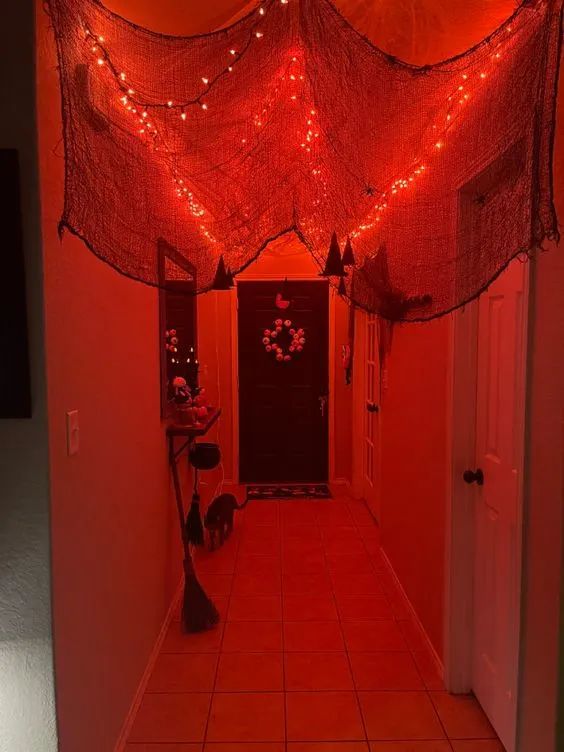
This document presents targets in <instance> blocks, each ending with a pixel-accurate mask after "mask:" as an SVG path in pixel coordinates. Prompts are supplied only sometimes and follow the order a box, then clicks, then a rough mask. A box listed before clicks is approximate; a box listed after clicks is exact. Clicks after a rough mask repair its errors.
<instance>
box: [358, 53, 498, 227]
mask: <svg viewBox="0 0 564 752" xmlns="http://www.w3.org/2000/svg"><path fill="white" fill-rule="evenodd" d="M500 46H501V43H500V44H499V45H498V47H500ZM501 57H502V55H501V53H500V52H499V50H498V49H496V50H495V51H494V53H493V54H492V56H491V59H492V64H496V63H497V62H498V61H499V60H500V59H501ZM487 76H488V74H487V72H486V71H481V72H480V73H479V74H477V79H478V80H477V81H476V84H477V85H479V83H480V82H481V81H484V80H485V79H486V78H487ZM461 78H462V80H463V81H464V82H465V83H466V82H467V81H469V80H470V76H469V74H468V73H463V74H461ZM465 83H463V84H458V85H457V86H456V89H455V93H456V94H458V95H459V96H458V97H457V99H456V103H457V104H458V108H457V109H456V111H455V110H454V109H453V105H452V102H453V99H454V96H455V95H454V94H450V95H449V96H448V97H447V100H446V107H447V112H446V115H444V121H443V122H445V123H446V126H445V127H444V128H443V133H442V137H441V138H440V139H438V140H437V139H435V140H434V141H433V149H434V150H435V151H442V150H443V148H444V146H445V136H446V135H447V134H448V133H449V131H450V129H451V128H452V127H453V126H454V125H455V123H456V122H457V120H458V118H459V117H460V116H461V114H462V107H463V106H466V104H467V102H468V101H469V100H470V94H469V93H468V92H467V91H466V86H465ZM461 92H462V96H460V93H461ZM454 106H455V107H456V105H454ZM443 111H444V110H443ZM438 129H439V124H438V123H434V124H433V125H432V128H431V130H432V131H436V130H438ZM419 162H420V160H419V159H418V160H416V164H418V163H419ZM424 171H425V165H424V164H419V166H418V167H416V168H414V169H412V170H411V171H409V172H408V173H407V174H406V175H405V176H404V177H401V178H398V179H396V180H394V181H393V182H392V184H391V186H390V188H389V190H388V191H384V192H382V193H381V195H380V199H379V201H378V202H377V203H376V204H375V205H374V206H373V208H372V209H371V210H370V211H369V213H368V215H367V217H366V219H365V220H364V222H363V223H362V224H360V225H358V227H356V228H355V229H354V230H352V231H351V233H350V235H351V237H352V238H355V237H358V236H359V235H361V234H362V233H363V232H365V231H367V230H370V229H372V228H373V227H374V223H375V222H380V220H381V214H382V212H383V211H384V210H385V209H386V208H387V207H388V203H387V201H386V199H387V198H388V196H389V195H392V196H397V195H398V194H399V193H400V192H401V191H402V190H405V189H406V188H408V187H409V186H410V184H413V183H414V182H415V180H416V179H417V178H419V177H421V175H422V174H423V173H424Z"/></svg>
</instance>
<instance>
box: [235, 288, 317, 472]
mask: <svg viewBox="0 0 564 752" xmlns="http://www.w3.org/2000/svg"><path fill="white" fill-rule="evenodd" d="M282 290H283V292H284V295H283V298H284V299H287V300H289V301H290V305H289V307H288V308H287V309H286V310H281V309H279V308H278V307H277V306H276V296H277V293H280V292H281V291H282ZM237 295H238V309H239V310H238V319H239V324H238V330H239V457H240V467H239V479H240V481H241V483H273V482H284V483H291V482H295V483H298V482H306V483H307V482H311V483H319V482H323V481H327V480H328V446H329V438H328V425H329V420H328V402H327V395H328V370H329V369H328V359H329V310H328V308H329V297H328V285H327V282H326V280H320V281H305V282H302V281H289V282H286V283H284V284H283V282H282V281H281V280H280V281H268V282H239V283H238V284H237ZM276 319H282V321H286V320H290V321H291V322H292V323H291V326H290V327H286V326H284V324H282V331H281V332H279V335H278V336H277V337H276V338H275V340H274V341H276V342H277V343H280V347H282V348H283V351H284V353H285V354H286V353H287V352H288V349H289V345H290V344H291V343H292V336H291V334H290V329H296V330H297V329H303V330H304V334H303V337H304V338H305V343H304V345H303V350H302V351H301V352H297V351H294V352H292V353H290V355H291V358H292V359H291V360H289V361H284V360H282V361H279V360H277V359H276V352H275V351H271V352H267V350H266V344H265V343H264V342H263V338H264V336H265V330H270V331H272V330H273V329H274V328H275V321H276Z"/></svg>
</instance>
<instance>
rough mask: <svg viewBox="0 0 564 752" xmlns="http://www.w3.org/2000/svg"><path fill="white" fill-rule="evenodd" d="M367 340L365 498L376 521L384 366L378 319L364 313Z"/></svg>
mask: <svg viewBox="0 0 564 752" xmlns="http://www.w3.org/2000/svg"><path fill="white" fill-rule="evenodd" d="M362 318H363V326H362V330H363V332H362V334H363V340H364V347H363V350H364V353H363V355H364V357H363V359H362V368H363V377H364V378H363V387H364V389H363V391H364V395H363V400H362V404H361V405H360V409H361V411H362V413H363V417H362V425H363V430H362V495H363V497H364V499H365V500H366V502H367V503H368V505H369V506H370V508H371V510H372V512H373V513H374V515H375V517H376V519H378V520H379V519H380V498H379V496H380V492H379V478H380V462H379V458H380V443H379V438H380V422H379V410H380V363H379V356H378V319H377V316H376V315H375V314H372V313H368V314H367V313H363V314H362Z"/></svg>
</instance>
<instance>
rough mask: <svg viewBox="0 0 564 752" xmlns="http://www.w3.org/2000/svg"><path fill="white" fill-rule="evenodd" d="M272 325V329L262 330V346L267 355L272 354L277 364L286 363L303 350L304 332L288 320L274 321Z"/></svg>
mask: <svg viewBox="0 0 564 752" xmlns="http://www.w3.org/2000/svg"><path fill="white" fill-rule="evenodd" d="M273 323H274V326H273V327H272V329H265V330H264V332H263V337H262V344H263V345H264V349H265V350H266V352H267V353H274V355H275V356H276V360H277V361H278V362H279V363H284V362H286V363H287V362H288V361H289V360H292V357H293V356H294V355H295V353H300V352H302V350H303V349H304V345H305V342H306V339H305V331H304V330H303V329H298V328H296V327H295V326H294V325H293V324H292V321H291V320H290V319H286V320H285V321H284V320H283V319H276V320H275V321H274V322H273Z"/></svg>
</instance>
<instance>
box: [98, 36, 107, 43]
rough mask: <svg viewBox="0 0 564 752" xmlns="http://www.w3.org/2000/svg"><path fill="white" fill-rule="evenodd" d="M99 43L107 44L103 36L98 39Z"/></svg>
mask: <svg viewBox="0 0 564 752" xmlns="http://www.w3.org/2000/svg"><path fill="white" fill-rule="evenodd" d="M98 41H99V42H105V41H106V40H105V39H104V37H102V36H99V37H98Z"/></svg>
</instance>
